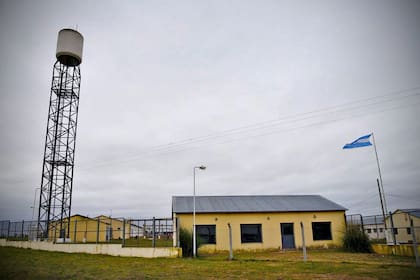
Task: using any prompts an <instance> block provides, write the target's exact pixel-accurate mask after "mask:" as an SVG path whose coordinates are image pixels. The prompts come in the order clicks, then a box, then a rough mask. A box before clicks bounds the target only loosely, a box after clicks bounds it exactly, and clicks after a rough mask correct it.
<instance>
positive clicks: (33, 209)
mask: <svg viewBox="0 0 420 280" xmlns="http://www.w3.org/2000/svg"><path fill="white" fill-rule="evenodd" d="M38 190H41V188H35V194H34V205H33V206H31V208H32V221H33V220H34V215H35V203H36V193H37V191H38Z"/></svg>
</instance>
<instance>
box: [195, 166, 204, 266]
mask: <svg viewBox="0 0 420 280" xmlns="http://www.w3.org/2000/svg"><path fill="white" fill-rule="evenodd" d="M196 169H201V170H205V169H206V167H205V166H204V165H200V166H194V168H193V174H194V190H193V256H194V258H195V257H196V256H197V240H196V230H195V170H196Z"/></svg>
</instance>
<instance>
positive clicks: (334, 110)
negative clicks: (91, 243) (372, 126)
mask: <svg viewBox="0 0 420 280" xmlns="http://www.w3.org/2000/svg"><path fill="white" fill-rule="evenodd" d="M419 89H420V86H419V87H413V88H409V89H405V90H400V91H396V92H393V93H389V94H385V95H380V96H375V97H370V98H365V99H360V100H356V101H352V102H348V103H344V104H340V105H336V106H331V107H326V108H323V109H319V110H313V111H310V112H305V113H299V114H294V115H290V116H286V117H283V118H280V119H274V120H268V121H264V122H259V123H255V124H251V125H246V126H242V127H238V128H233V129H228V130H224V131H221V132H217V133H212V134H207V135H204V136H198V137H193V138H186V139H183V140H179V141H175V142H170V143H168V144H163V145H156V146H152V147H150V148H148V149H147V150H144V151H142V152H140V153H137V154H135V155H130V157H124V158H121V159H118V160H110V161H102V162H100V163H98V164H94V165H92V166H90V167H85V168H83V167H82V169H90V168H95V167H100V166H104V165H110V164H114V163H127V162H131V161H136V160H138V159H139V158H140V157H143V156H145V157H148V156H152V155H155V154H167V153H175V152H180V151H185V150H190V149H192V148H196V147H192V148H191V147H188V146H191V145H192V144H198V143H205V142H209V141H215V140H218V139H223V138H228V137H234V136H237V135H245V136H242V137H239V138H235V139H229V140H226V141H223V142H219V143H216V144H225V143H229V142H233V141H239V140H243V139H246V138H254V137H261V136H266V135H271V134H275V133H279V132H282V131H289V130H296V129H302V128H308V127H311V126H317V125H323V124H327V123H332V122H337V121H342V120H345V119H349V118H357V117H362V116H364V115H370V114H375V113H381V112H385V111H390V110H395V109H400V108H404V107H409V106H416V105H418V102H414V103H413V102H411V103H409V104H406V105H404V104H401V105H400V106H394V107H391V108H385V109H382V110H377V108H375V106H377V105H381V104H386V103H390V102H395V101H403V100H407V99H409V98H413V97H418V96H419V95H420V92H419V91H415V90H419ZM413 91H414V92H413ZM409 101H411V100H409ZM372 107H373V108H372ZM366 109H369V110H370V111H368V112H366V113H365V114H363V113H364V112H363V110H366ZM379 109H381V108H379ZM375 110H376V111H375ZM357 111H359V112H357ZM346 112H349V113H353V115H350V116H344V117H341V118H337V115H339V114H343V113H346ZM354 112H357V114H354ZM362 114H363V115H362ZM331 115H336V118H330V119H328V120H324V121H318V122H314V123H306V124H305V123H304V122H307V121H310V120H314V119H317V118H323V117H324V118H325V117H331ZM299 122H303V124H302V125H300V126H296V127H289V128H279V127H280V126H281V125H283V126H284V125H290V124H295V123H299ZM255 132H256V134H252V133H255ZM247 134H248V135H247ZM250 134H251V135H250ZM186 146H187V148H183V147H186Z"/></svg>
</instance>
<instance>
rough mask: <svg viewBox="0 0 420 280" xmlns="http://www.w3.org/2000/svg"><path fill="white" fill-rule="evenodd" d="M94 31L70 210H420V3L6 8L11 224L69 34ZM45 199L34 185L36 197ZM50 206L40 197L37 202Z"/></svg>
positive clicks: (3, 107) (27, 188) (0, 15)
mask: <svg viewBox="0 0 420 280" xmlns="http://www.w3.org/2000/svg"><path fill="white" fill-rule="evenodd" d="M69 27H70V28H75V29H76V28H77V30H78V31H79V32H81V33H82V34H83V36H84V39H85V41H84V53H83V63H82V64H81V72H82V84H81V93H80V94H81V98H80V104H79V105H80V107H79V119H78V131H77V141H76V158H75V172H74V186H73V204H72V213H73V214H76V213H78V214H82V215H89V216H96V215H100V214H105V215H112V216H114V217H123V216H124V217H127V218H128V217H134V218H140V217H152V216H156V217H169V216H170V215H171V197H172V196H174V195H191V194H192V191H193V168H194V166H198V165H201V164H203V165H205V166H207V170H205V171H201V170H198V171H197V192H198V194H199V195H247V194H263V195H270V194H320V195H323V196H325V197H326V198H328V199H331V200H333V201H334V202H336V203H339V204H341V205H343V206H344V207H346V208H348V209H349V210H348V211H347V213H349V214H351V213H362V214H365V215H369V214H379V213H381V210H380V209H381V208H380V202H379V196H378V189H377V185H376V178H377V176H378V172H377V165H376V160H375V153H374V150H373V148H372V147H365V148H359V149H353V150H343V149H342V146H343V145H344V144H346V143H349V142H351V141H353V140H355V139H356V138H358V137H360V136H363V135H365V134H368V133H371V132H374V134H375V139H376V144H377V149H378V155H379V160H380V164H381V169H382V175H383V181H384V189H385V194H386V199H387V204H388V209H389V210H390V211H393V210H395V209H397V208H412V207H420V141H419V138H420V122H419V117H420V1H416V0H413V1H406V0H401V1H383V0H377V1H376V0H375V1H373V0H367V1H12V0H9V1H7V0H6V1H5V0H3V1H0V38H1V39H0V50H1V51H0V61H1V64H0V131H1V132H0V133H1V142H0V153H1V156H0V219H12V220H21V219H31V218H32V213H33V212H32V209H31V206H32V205H33V203H34V194H35V192H36V191H37V190H36V188H38V187H39V186H40V183H41V171H42V160H43V151H44V141H45V133H46V127H47V113H48V105H49V104H48V102H49V95H50V86H51V78H52V67H53V64H54V62H55V60H56V59H55V50H56V42H57V33H58V31H59V30H60V29H62V28H69ZM37 196H38V193H37ZM37 203H38V202H37Z"/></svg>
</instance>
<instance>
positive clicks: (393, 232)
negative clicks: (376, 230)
mask: <svg viewBox="0 0 420 280" xmlns="http://www.w3.org/2000/svg"><path fill="white" fill-rule="evenodd" d="M389 218H390V220H391V233H392V239H393V241H394V245H397V240H396V239H395V231H394V219H393V218H392V213H391V211H389Z"/></svg>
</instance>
